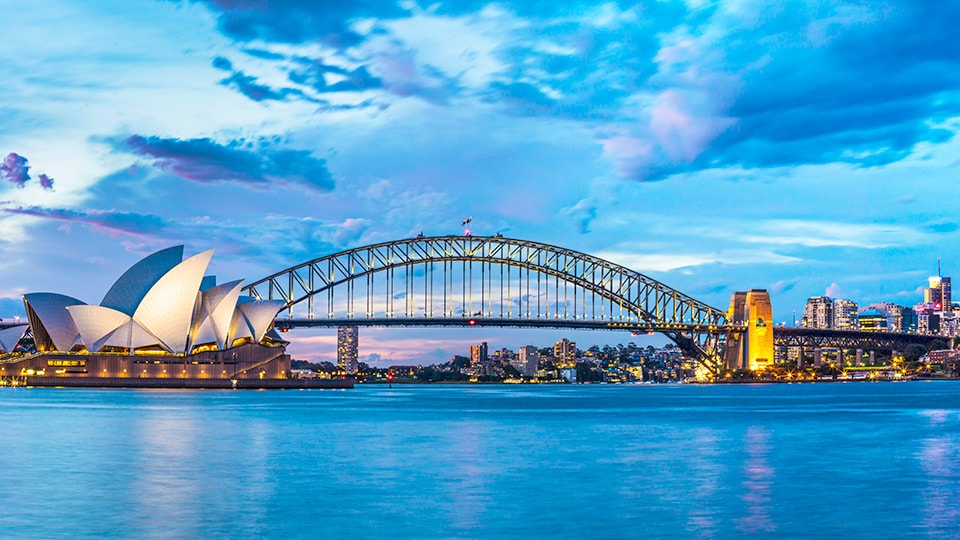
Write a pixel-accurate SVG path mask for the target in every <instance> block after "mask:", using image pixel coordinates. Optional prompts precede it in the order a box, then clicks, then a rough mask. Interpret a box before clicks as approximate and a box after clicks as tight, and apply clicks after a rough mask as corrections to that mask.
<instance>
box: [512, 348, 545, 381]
mask: <svg viewBox="0 0 960 540" xmlns="http://www.w3.org/2000/svg"><path fill="white" fill-rule="evenodd" d="M539 365H540V353H539V352H538V351H537V348H536V347H534V346H533V345H524V346H523V347H520V351H519V352H518V354H517V360H516V364H515V365H514V367H516V368H517V371H519V372H520V374H521V375H524V376H526V377H533V376H534V375H536V374H537V368H538V366H539Z"/></svg>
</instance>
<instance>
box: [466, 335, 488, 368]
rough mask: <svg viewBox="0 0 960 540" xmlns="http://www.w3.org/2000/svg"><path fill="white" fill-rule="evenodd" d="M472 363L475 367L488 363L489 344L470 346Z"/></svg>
mask: <svg viewBox="0 0 960 540" xmlns="http://www.w3.org/2000/svg"><path fill="white" fill-rule="evenodd" d="M470 363H471V364H472V365H474V366H477V365H480V364H485V363H487V342H486V341H484V342H483V343H481V344H479V345H471V346H470Z"/></svg>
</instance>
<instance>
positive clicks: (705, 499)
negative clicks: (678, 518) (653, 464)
mask: <svg viewBox="0 0 960 540" xmlns="http://www.w3.org/2000/svg"><path fill="white" fill-rule="evenodd" d="M717 442H718V436H717V433H716V431H715V430H712V429H698V430H696V432H695V434H694V436H693V448H692V452H691V453H690V456H691V457H690V460H691V461H690V473H691V476H692V479H693V482H694V489H693V493H694V497H693V504H691V505H689V510H688V514H687V529H688V530H689V531H690V532H692V533H693V534H695V535H696V536H697V537H699V538H712V537H714V536H716V535H717V525H718V524H717V509H716V505H715V504H714V500H715V499H714V497H715V496H716V494H717V491H718V489H719V488H720V487H721V486H720V482H721V480H722V474H723V472H724V468H723V467H722V466H721V465H720V464H719V463H718V462H717V453H718V452H719V448H718V444H717Z"/></svg>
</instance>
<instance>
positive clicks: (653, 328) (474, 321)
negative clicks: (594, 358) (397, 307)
mask: <svg viewBox="0 0 960 540" xmlns="http://www.w3.org/2000/svg"><path fill="white" fill-rule="evenodd" d="M276 326H277V328H278V329H279V330H280V331H283V332H285V331H287V330H290V329H293V328H336V327H339V326H374V327H389V326H413V327H416V326H445V327H468V328H469V327H475V326H486V327H499V328H558V329H576V330H625V331H628V332H631V333H634V334H641V333H645V334H653V333H658V332H659V333H670V332H697V333H707V334H722V335H727V334H738V333H743V332H745V331H746V330H747V327H746V325H742V324H741V325H736V324H725V325H700V324H688V323H682V324H681V323H643V322H616V321H595V320H570V319H559V318H554V319H549V318H540V319H500V318H487V317H423V318H414V317H370V318H366V317H364V318H357V319H340V318H336V319H281V318H278V319H277V320H276Z"/></svg>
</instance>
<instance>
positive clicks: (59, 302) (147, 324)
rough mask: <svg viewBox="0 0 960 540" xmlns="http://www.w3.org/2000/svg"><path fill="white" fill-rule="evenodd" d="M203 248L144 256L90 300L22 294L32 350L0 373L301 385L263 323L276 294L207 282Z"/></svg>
mask: <svg viewBox="0 0 960 540" xmlns="http://www.w3.org/2000/svg"><path fill="white" fill-rule="evenodd" d="M212 255H213V250H208V251H204V252H202V253H199V254H197V255H194V256H192V257H189V258H187V259H184V258H183V246H175V247H171V248H167V249H164V250H161V251H158V252H156V253H153V254H151V255H148V256H147V257H144V258H143V259H141V260H140V261H138V262H137V263H136V264H134V265H133V266H131V267H130V268H129V269H128V270H127V271H126V272H124V274H123V275H121V276H120V278H118V279H117V281H116V282H115V283H114V284H113V286H112V287H110V289H109V290H108V291H107V293H106V295H104V297H103V299H102V300H101V301H100V303H99V304H86V303H84V302H82V301H80V300H78V299H76V298H73V297H70V296H66V295H63V294H58V293H49V292H40V293H28V294H25V295H23V302H24V308H25V309H26V312H27V320H28V322H29V330H30V332H31V334H32V336H33V343H32V345H31V346H30V349H29V351H27V352H30V353H33V354H27V355H24V356H23V357H21V358H12V359H7V360H6V361H5V362H4V363H2V364H0V378H3V377H10V376H18V377H28V378H29V383H30V384H35V385H58V386H69V385H74V386H76V385H82V386H95V385H98V386H149V387H220V388H222V387H228V388H229V387H231V386H233V387H252V386H251V385H252V384H255V385H257V386H256V387H281V386H284V385H287V386H302V385H296V384H293V383H288V382H285V381H287V380H288V379H287V375H289V373H290V356H289V355H287V354H286V349H285V348H286V345H287V342H286V341H284V340H283V339H282V338H280V336H279V334H277V333H276V331H274V330H273V329H272V327H273V324H274V317H276V315H277V313H278V312H279V310H280V309H281V308H282V307H283V306H284V305H285V302H284V301H283V300H258V299H256V298H254V297H250V296H245V295H242V294H241V292H242V289H243V281H242V280H237V281H231V282H228V283H224V284H221V285H217V282H216V278H215V277H213V276H205V275H204V274H205V272H206V269H207V266H208V264H209V262H210V259H211V257H212ZM0 337H4V338H5V336H0ZM250 379H257V380H258V382H256V383H252V382H251V381H250ZM291 380H292V379H291ZM270 381H272V382H270ZM238 384H239V386H238ZM351 384H352V383H351Z"/></svg>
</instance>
